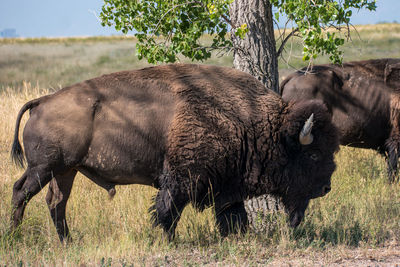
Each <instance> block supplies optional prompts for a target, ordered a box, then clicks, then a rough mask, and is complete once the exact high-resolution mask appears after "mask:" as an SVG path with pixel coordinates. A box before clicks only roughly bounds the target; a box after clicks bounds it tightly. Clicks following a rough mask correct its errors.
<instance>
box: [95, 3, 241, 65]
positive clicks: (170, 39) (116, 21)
mask: <svg viewBox="0 0 400 267" xmlns="http://www.w3.org/2000/svg"><path fill="white" fill-rule="evenodd" d="M230 2H231V0H218V1H211V0H202V1H190V0H169V1H160V0H150V1H137V0H133V1H125V0H105V1H104V6H103V8H102V13H101V15H100V17H101V19H102V25H103V26H104V25H108V26H112V25H114V26H115V28H116V29H117V30H121V31H122V32H123V33H128V32H129V31H135V36H136V37H137V38H138V41H139V42H138V43H137V45H136V48H137V51H138V56H139V58H140V59H141V58H143V57H144V58H147V60H148V61H149V63H156V62H175V61H176V60H177V54H179V53H181V54H182V55H183V56H185V57H188V58H190V59H192V60H205V59H208V58H210V57H211V51H212V50H213V49H219V48H228V49H229V48H231V47H232V43H231V41H230V40H229V38H227V32H228V24H227V23H226V21H225V20H224V18H223V17H224V16H225V14H228V13H229V12H228V9H229V4H230ZM204 33H206V34H210V35H212V36H213V40H212V43H211V45H210V46H208V47H205V46H203V45H201V44H200V42H199V39H200V37H201V36H202V35H203V34H204ZM238 34H239V35H244V34H245V27H244V28H243V27H242V28H241V29H240V30H239V31H238ZM160 37H163V38H160Z"/></svg>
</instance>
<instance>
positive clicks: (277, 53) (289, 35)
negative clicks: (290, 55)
mask: <svg viewBox="0 0 400 267" xmlns="http://www.w3.org/2000/svg"><path fill="white" fill-rule="evenodd" d="M298 31H299V29H297V28H296V29H294V30H293V31H292V32H291V33H289V34H288V36H286V37H285V39H284V40H283V41H282V44H281V45H280V47H279V49H278V51H277V52H276V56H277V57H279V56H280V55H281V53H282V51H283V48H284V47H285V44H286V42H287V41H288V40H289V39H290V37H292V36H293V35H295V34H296V33H297V32H298Z"/></svg>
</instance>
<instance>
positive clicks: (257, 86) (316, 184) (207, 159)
mask: <svg viewBox="0 0 400 267" xmlns="http://www.w3.org/2000/svg"><path fill="white" fill-rule="evenodd" d="M27 110H30V118H29V120H28V121H27V123H26V125H25V129H24V147H25V154H26V159H27V162H28V167H27V169H26V171H25V173H24V174H23V175H22V177H21V178H20V179H19V180H18V181H17V182H16V183H15V185H14V190H13V197H12V205H13V215H12V225H13V227H16V226H18V225H19V223H20V222H21V220H22V217H23V213H24V209H25V206H26V205H27V203H28V201H29V199H31V198H32V197H33V196H34V195H35V194H36V193H38V192H39V191H40V190H41V188H43V187H44V186H45V185H46V184H47V183H49V182H50V186H49V191H48V194H47V197H46V200H47V203H48V206H49V209H50V213H51V216H52V219H53V221H54V224H55V226H56V228H57V232H58V234H59V237H60V239H61V240H63V239H64V238H65V237H66V236H68V227H67V222H66V218H65V208H66V203H67V200H68V197H69V194H70V192H71V188H72V183H73V181H74V177H75V175H76V173H77V171H79V172H81V173H82V174H84V175H85V176H87V177H88V178H89V179H91V180H92V181H94V182H95V183H97V184H98V185H100V186H101V187H103V188H105V189H106V190H108V192H109V193H110V194H111V195H113V194H115V188H114V187H115V185H123V184H144V185H151V186H154V187H156V188H158V189H159V192H158V194H157V196H156V198H155V203H154V206H153V208H152V210H153V211H154V220H155V223H156V225H161V226H162V228H163V229H164V230H165V232H166V233H167V234H168V235H169V237H170V238H172V237H173V235H174V230H175V227H176V225H177V223H178V220H179V217H180V214H181V212H182V210H183V209H184V207H185V206H186V205H187V204H188V203H192V204H193V205H194V206H195V207H197V208H198V209H200V210H202V209H204V208H205V207H207V206H210V205H212V204H214V205H215V210H216V215H217V216H216V217H217V221H218V225H219V228H220V231H221V233H222V234H223V235H225V234H227V233H228V232H229V231H230V230H234V229H232V227H235V224H237V225H239V227H244V226H245V225H246V220H247V217H246V213H245V209H244V205H243V201H244V200H245V199H247V198H250V197H255V196H259V195H261V194H266V193H268V194H274V195H276V196H278V197H281V198H282V203H283V204H284V206H285V208H286V210H287V212H288V213H289V218H290V224H291V225H292V226H297V225H298V224H299V223H300V222H301V220H302V219H303V216H304V211H305V209H306V208H307V205H308V203H309V201H310V199H312V198H316V197H320V196H323V195H325V194H326V193H328V192H329V190H330V184H331V175H332V173H333V171H334V169H335V163H334V159H333V158H334V152H335V151H336V150H337V149H338V136H337V133H336V129H335V127H334V126H333V124H332V122H331V117H330V114H329V113H328V111H327V110H326V108H325V106H324V105H323V104H322V102H321V101H305V102H299V103H296V104H293V105H292V104H290V105H288V104H286V103H285V102H283V101H282V99H281V97H280V96H279V95H277V94H275V93H274V92H272V91H269V90H267V89H266V88H265V87H264V86H263V85H262V84H261V83H260V82H259V81H257V80H256V79H255V78H254V77H252V76H250V75H249V74H246V73H243V72H240V71H238V70H235V69H231V68H222V67H214V66H206V65H184V64H177V65H167V66H158V67H152V68H146V69H141V70H133V71H123V72H118V73H113V74H109V75H104V76H101V77H98V78H94V79H91V80H88V81H85V82H82V83H78V84H75V85H72V86H69V87H66V88H63V89H61V90H60V91H58V92H56V93H54V94H52V95H48V96H44V97H42V98H39V99H35V100H32V101H30V102H28V103H27V104H25V105H24V107H23V108H22V109H21V111H20V112H19V115H18V118H17V123H16V130H15V138H14V145H13V150H12V152H13V156H14V159H15V160H17V162H20V163H22V160H23V154H22V149H21V147H20V144H19V141H18V129H19V124H20V121H21V117H22V115H23V114H24V112H25V111H27ZM306 121H307V123H306Z"/></svg>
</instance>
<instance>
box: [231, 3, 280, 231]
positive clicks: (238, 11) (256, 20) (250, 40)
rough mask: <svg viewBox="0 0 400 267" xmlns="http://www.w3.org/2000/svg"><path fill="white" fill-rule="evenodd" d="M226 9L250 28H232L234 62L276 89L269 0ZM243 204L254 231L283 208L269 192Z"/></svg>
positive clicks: (237, 24) (236, 22)
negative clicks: (237, 30) (239, 31)
mask: <svg viewBox="0 0 400 267" xmlns="http://www.w3.org/2000/svg"><path fill="white" fill-rule="evenodd" d="M229 12H230V19H231V23H232V25H234V27H236V28H238V27H240V26H241V25H243V24H247V28H248V30H249V31H248V32H247V34H246V36H245V37H244V39H241V38H240V37H238V36H236V35H235V34H234V30H235V29H233V30H232V32H231V39H232V42H233V47H234V55H233V66H234V67H235V68H236V69H239V70H241V71H244V72H247V73H249V74H251V75H253V76H254V77H256V78H257V79H258V80H259V81H261V82H262V83H263V84H264V85H265V86H266V87H267V88H268V89H272V90H274V91H275V92H278V87H279V85H278V84H279V83H278V77H279V74H278V59H277V54H276V43H275V36H274V27H273V18H272V5H271V3H270V2H269V1H268V0H235V1H234V2H233V3H232V4H231V6H230V11H229ZM245 208H246V211H247V216H248V219H249V223H250V226H251V227H252V228H253V229H255V230H256V231H262V230H264V229H266V225H265V224H263V223H262V222H263V219H264V218H265V216H266V215H267V214H268V213H271V212H272V211H276V210H283V209H282V206H281V204H280V202H279V199H276V198H274V197H272V196H270V195H263V196H260V197H258V198H253V199H250V200H247V201H245Z"/></svg>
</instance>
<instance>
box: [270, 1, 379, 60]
mask: <svg viewBox="0 0 400 267" xmlns="http://www.w3.org/2000/svg"><path fill="white" fill-rule="evenodd" d="M271 3H272V4H273V5H274V6H275V7H277V8H278V12H276V13H275V18H276V19H277V20H279V17H280V16H279V14H286V15H287V18H288V19H289V20H291V21H293V22H294V23H295V24H296V25H297V29H296V31H298V32H299V35H300V37H301V38H302V40H303V46H304V48H303V60H305V61H307V60H310V58H316V57H317V55H318V54H328V55H330V57H329V58H330V60H331V61H332V62H334V63H341V61H342V59H341V56H342V51H340V50H338V48H339V46H341V45H343V44H344V41H345V40H344V38H342V37H340V36H338V35H337V34H336V33H335V32H334V31H332V30H329V29H330V28H334V29H336V30H341V29H342V27H343V26H345V28H346V29H347V31H346V34H348V33H349V28H348V25H349V24H350V18H351V15H352V9H361V8H366V9H368V10H370V11H374V10H375V9H376V1H375V0H345V1H336V0H271Z"/></svg>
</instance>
